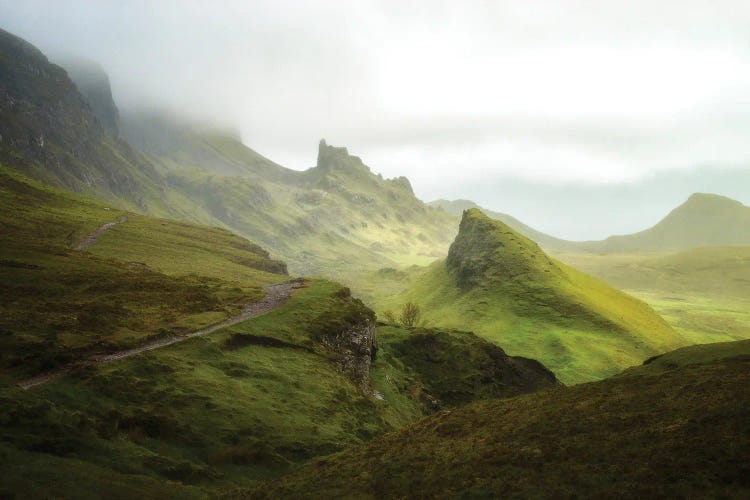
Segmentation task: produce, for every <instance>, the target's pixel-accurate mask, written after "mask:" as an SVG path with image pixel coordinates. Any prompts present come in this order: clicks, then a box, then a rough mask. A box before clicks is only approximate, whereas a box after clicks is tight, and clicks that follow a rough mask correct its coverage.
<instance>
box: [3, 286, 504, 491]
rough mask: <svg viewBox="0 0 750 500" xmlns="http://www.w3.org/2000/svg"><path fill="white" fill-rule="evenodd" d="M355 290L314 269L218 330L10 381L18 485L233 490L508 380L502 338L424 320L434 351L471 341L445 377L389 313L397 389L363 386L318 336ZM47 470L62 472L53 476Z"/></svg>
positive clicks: (388, 360)
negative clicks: (494, 363) (315, 275)
mask: <svg viewBox="0 0 750 500" xmlns="http://www.w3.org/2000/svg"><path fill="white" fill-rule="evenodd" d="M341 290H342V289H341V287H340V285H337V284H335V283H331V282H326V281H313V282H311V284H310V286H309V287H308V288H305V289H303V290H301V291H298V292H297V293H296V294H295V295H293V297H292V298H291V299H290V300H289V301H288V302H287V303H286V304H285V305H284V306H282V307H281V308H280V309H277V310H275V311H273V312H271V313H268V314H266V315H263V316H260V317H258V318H254V319H252V320H249V321H246V322H244V323H240V324H238V325H235V326H233V327H231V328H228V329H225V330H222V331H219V332H216V333H214V334H212V335H210V336H207V337H200V338H194V339H191V340H188V341H185V342H183V343H180V344H177V345H174V346H170V347H169V348H164V349H159V350H156V351H152V352H150V353H148V354H144V355H140V356H137V357H135V358H130V359H126V360H122V361H119V362H116V363H111V364H107V365H101V366H99V367H97V368H92V369H89V370H87V371H84V372H79V373H77V374H75V375H73V376H69V377H67V378H63V379H61V380H58V381H55V382H52V383H50V384H48V385H45V386H41V387H39V388H37V389H35V390H33V391H28V392H23V391H21V390H19V389H15V388H5V389H1V390H0V402H1V403H2V404H0V407H1V408H2V411H0V424H2V425H1V427H2V433H0V456H4V457H5V458H6V459H5V460H3V462H2V463H3V465H2V466H0V473H2V475H3V478H4V481H3V484H4V485H7V486H4V487H5V488H6V490H11V491H14V492H15V493H16V494H18V495H19V496H21V497H24V498H26V497H48V496H50V495H54V494H57V495H64V496H68V495H71V494H72V493H75V492H81V491H83V492H84V493H85V494H82V496H83V497H87V496H90V497H102V496H108V495H106V494H103V493H102V492H101V491H97V490H96V489H91V488H96V487H98V486H99V485H102V486H101V487H103V488H109V487H113V486H115V485H117V484H121V483H123V482H124V483H127V484H128V485H130V486H128V489H125V490H123V496H127V495H126V493H133V494H136V492H138V493H137V494H138V495H139V496H141V497H146V498H158V497H160V496H161V495H162V494H163V493H162V492H164V491H170V490H171V492H170V493H169V494H170V495H172V494H177V493H180V494H182V495H184V496H189V495H191V494H194V493H196V491H203V492H206V491H211V492H214V493H216V492H220V491H229V490H231V489H232V488H234V487H248V486H252V485H253V484H256V483H257V482H258V481H265V480H268V479H271V478H274V477H278V476H279V475H281V474H283V473H285V472H288V471H289V470H290V468H291V467H293V466H294V465H295V464H298V463H301V462H304V461H306V460H307V459H309V458H311V457H314V456H320V455H325V454H328V453H331V452H333V451H336V450H339V449H341V448H342V447H345V446H348V445H352V444H357V443H362V442H364V441H366V440H369V439H370V438H372V437H374V436H376V435H379V434H381V433H382V432H383V431H386V430H394V429H396V428H400V427H402V426H403V425H405V424H407V423H408V422H411V421H414V420H415V419H416V418H418V417H420V416H423V415H425V414H426V413H429V412H431V411H434V410H435V409H436V406H435V405H434V404H433V402H432V399H434V397H436V396H440V397H441V398H442V399H443V400H444V401H443V404H444V405H448V406H451V403H453V404H455V403H463V402H466V401H471V400H475V399H481V398H485V397H490V396H497V395H499V394H501V392H502V391H503V390H506V391H507V389H508V388H502V387H499V386H498V380H497V379H496V378H495V377H493V375H496V374H495V373H493V372H492V370H491V369H490V368H489V367H487V366H486V365H487V362H486V361H482V360H486V359H488V354H487V348H488V347H489V348H490V350H494V351H496V350H497V349H496V348H494V347H493V346H489V344H487V343H486V342H484V341H482V340H480V339H477V338H476V337H474V336H473V335H471V334H468V333H460V332H424V331H422V332H417V333H421V334H423V335H429V336H434V337H435V341H436V344H435V346H434V349H433V350H432V351H431V352H432V356H438V357H442V358H448V357H450V354H451V353H452V352H454V351H455V350H456V349H458V350H459V351H460V352H462V353H464V354H465V356H462V357H461V359H456V360H454V361H455V363H454V365H453V367H452V370H451V371H450V372H445V373H441V374H440V375H441V376H440V377H439V378H437V377H435V376H433V373H432V372H427V371H426V368H425V363H426V362H427V361H426V360H424V359H423V354H422V353H421V352H419V353H415V352H412V351H410V350H409V348H408V347H409V341H410V339H411V337H412V332H410V331H406V330H402V329H399V328H394V327H384V328H381V330H380V331H379V337H380V339H381V345H380V348H379V350H378V359H377V360H376V361H375V363H374V365H373V367H372V377H373V387H374V388H375V389H377V390H379V391H380V392H381V393H382V394H383V396H382V397H383V399H382V400H379V399H377V398H375V397H373V396H372V395H369V394H362V393H361V392H360V391H359V390H358V389H357V387H356V386H355V385H354V384H352V383H351V381H349V379H347V378H346V377H344V376H343V375H341V374H340V373H339V371H338V370H337V369H336V367H335V364H333V363H331V362H330V360H329V357H328V356H327V355H326V352H325V350H321V349H320V345H319V344H317V343H316V340H315V339H316V335H317V334H318V332H319V331H320V330H321V328H322V329H324V330H326V331H328V330H331V329H332V328H334V326H332V325H335V324H336V318H337V317H339V316H340V315H342V314H344V312H343V311H345V310H346V309H347V308H352V307H354V308H357V307H361V305H358V304H357V302H356V301H352V300H351V299H350V298H347V297H346V295H345V294H342V293H341ZM332 321H333V322H332ZM420 359H421V360H422V361H421V362H420V361H418V360H420ZM475 361H480V364H479V365H477V364H476V363H475ZM481 363H484V365H482V364H481ZM451 394H454V395H455V394H460V396H461V397H460V398H459V400H457V401H452V400H450V398H449V397H446V396H445V395H451ZM506 394H507V392H506ZM439 407H440V406H438V407H437V408H439ZM37 470H39V471H41V473H42V474H43V476H45V477H49V478H54V480H51V481H50V482H49V483H41V482H39V481H38V478H37V477H35V476H34V475H32V473H31V471H37ZM165 480H170V481H177V482H178V483H169V482H167V483H161V482H163V481H165ZM157 481H158V482H157ZM84 484H85V485H89V486H90V488H89V489H86V490H84V489H83V488H82V485H84ZM186 485H191V486H195V487H199V488H201V490H193V489H191V488H188V487H187V486H186ZM76 496H77V495H76Z"/></svg>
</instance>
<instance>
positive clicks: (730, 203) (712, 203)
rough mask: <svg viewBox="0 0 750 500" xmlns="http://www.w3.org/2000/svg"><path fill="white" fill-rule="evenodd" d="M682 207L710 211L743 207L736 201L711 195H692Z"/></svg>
mask: <svg viewBox="0 0 750 500" xmlns="http://www.w3.org/2000/svg"><path fill="white" fill-rule="evenodd" d="M682 206H683V207H685V206H688V207H699V208H700V209H711V208H714V207H715V208H718V207H734V208H740V207H743V206H744V205H743V204H742V203H740V202H739V201H737V200H733V199H732V198H728V197H726V196H722V195H719V194H713V193H693V194H691V195H690V197H689V198H688V199H687V201H686V202H685V203H683V204H682Z"/></svg>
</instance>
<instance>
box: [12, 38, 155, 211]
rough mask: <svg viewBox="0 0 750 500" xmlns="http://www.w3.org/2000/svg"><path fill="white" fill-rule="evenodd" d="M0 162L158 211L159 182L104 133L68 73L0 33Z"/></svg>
mask: <svg viewBox="0 0 750 500" xmlns="http://www.w3.org/2000/svg"><path fill="white" fill-rule="evenodd" d="M0 54H1V55H2V57H0V136H2V140H0V162H2V163H3V164H5V165H10V166H12V167H13V168H16V169H18V170H20V171H22V172H24V173H25V174H27V175H30V176H31V177H33V178H35V179H39V180H43V181H45V182H48V183H51V184H54V185H56V186H59V187H65V188H67V189H70V190H74V191H79V192H85V193H88V194H92V195H96V196H99V197H101V198H106V199H109V200H112V201H116V202H118V203H119V204H120V205H121V206H123V207H124V208H129V209H138V210H142V211H145V210H149V209H150V210H155V211H160V210H161V211H163V210H165V207H164V205H163V203H162V202H161V199H162V195H161V192H162V191H163V189H164V182H163V179H162V178H161V177H160V176H159V175H158V174H157V172H156V171H155V170H154V168H153V167H152V166H151V165H150V164H149V163H148V162H147V161H145V159H144V158H143V157H142V156H141V155H139V154H138V153H137V152H135V151H134V150H133V149H132V148H130V147H129V146H128V145H127V144H126V143H124V142H123V141H120V140H118V139H117V138H116V137H115V136H113V135H112V134H111V133H109V132H108V131H107V130H106V129H105V128H104V127H103V125H102V123H101V122H100V121H99V119H98V118H97V117H96V115H95V114H94V112H93V111H92V109H91V107H90V106H89V105H88V104H87V102H86V101H85V99H84V98H83V97H82V96H81V94H80V93H79V92H78V90H77V88H76V86H75V85H74V84H73V82H72V81H71V80H70V78H68V75H67V74H66V72H65V71H64V70H63V69H62V68H60V67H59V66H56V65H54V64H51V63H50V62H49V61H48V60H47V58H46V57H45V56H44V55H43V54H42V53H41V52H39V50H37V49H36V48H35V47H33V46H32V45H31V44H29V43H27V42H26V41H24V40H21V39H20V38H18V37H15V36H13V35H11V34H10V33H7V32H5V31H2V30H0Z"/></svg>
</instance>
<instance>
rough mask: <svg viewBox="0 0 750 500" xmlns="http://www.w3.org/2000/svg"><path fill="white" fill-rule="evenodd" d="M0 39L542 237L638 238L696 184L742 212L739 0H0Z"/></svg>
mask: <svg viewBox="0 0 750 500" xmlns="http://www.w3.org/2000/svg"><path fill="white" fill-rule="evenodd" d="M0 27H2V28H4V29H6V30H8V31H10V32H12V33H14V34H16V35H19V36H21V37H23V38H25V39H27V40H29V41H30V42H32V43H34V44H35V45H37V46H38V47H39V48H40V49H42V50H43V51H44V52H45V53H47V54H48V55H49V56H50V58H51V59H53V60H55V58H63V57H68V56H70V55H71V54H73V55H76V56H79V57H82V58H86V59H90V60H93V61H96V62H98V63H99V64H100V65H101V66H102V67H103V68H105V70H106V71H107V73H108V74H109V76H110V80H111V82H112V86H113V94H114V96H115V99H116V101H117V103H118V105H119V106H120V108H124V109H129V108H143V107H157V108H162V107H163V108H168V109H170V110H172V111H175V112H178V113H181V114H183V115H185V116H188V117H190V118H191V119H196V120H202V121H205V122H206V123H208V124H211V125H212V126H214V125H220V126H224V127H230V128H237V129H239V130H240V131H241V135H242V138H243V141H244V142H245V143H246V144H247V145H248V146H250V147H252V148H253V149H255V150H257V151H258V152H260V153H261V154H264V155H265V156H267V157H269V158H271V159H273V160H274V161H276V162H278V163H280V164H282V165H285V166H288V167H290V168H295V169H303V168H307V167H310V166H312V165H313V164H314V161H315V154H316V150H315V149H316V147H317V142H318V140H319V139H320V138H321V137H324V138H326V140H327V141H328V142H329V143H331V144H336V145H345V146H347V147H348V148H349V149H350V151H352V152H353V153H355V154H357V155H359V156H361V157H362V158H363V159H364V161H365V162H366V163H368V164H369V165H370V166H371V167H372V168H373V170H375V171H376V172H381V173H383V174H384V175H385V176H388V177H391V176H396V175H405V176H407V177H409V179H410V180H411V181H412V185H413V186H414V188H415V191H416V193H417V195H418V196H420V197H421V198H423V199H425V200H431V199H435V198H450V199H453V198H466V199H472V200H474V201H476V202H478V203H480V204H481V205H484V206H486V207H487V208H490V209H494V210H497V211H504V212H508V213H511V214H513V215H514V216H516V217H518V218H520V219H522V220H523V221H524V222H526V223H528V224H530V225H532V226H535V227H537V228H538V229H540V230H543V231H546V232H549V233H551V234H555V235H557V236H562V237H566V238H573V239H591V238H598V237H603V236H606V235H608V234H611V233H624V232H629V231H634V230H638V229H642V228H644V227H646V226H648V225H649V224H651V223H653V222H655V221H656V220H658V218H659V217H660V216H661V215H664V213H665V211H666V210H668V209H670V208H673V207H674V205H675V204H676V203H679V202H680V201H682V200H684V199H685V198H686V197H687V196H688V195H689V194H690V193H691V192H693V191H709V192H718V193H719V194H725V195H728V196H732V197H735V198H737V199H740V200H741V201H743V202H745V203H748V202H750V148H748V143H749V142H748V141H747V137H748V133H750V44H748V36H747V34H748V33H750V4H748V3H747V2H743V1H718V2H717V1H708V0H706V1H684V0H683V1H668V0H661V1H659V2H651V1H621V2H614V1H609V2H601V1H572V0H571V1H563V0H554V1H549V2H541V1H540V2H527V1H523V0H521V1H502V2H500V1H498V2H479V1H477V2H437V1H424V2H397V1H362V2H341V1H330V2H328V1H316V2H302V1H288V2H285V1H278V0H276V1H253V2H239V1H238V2H230V1H226V2H210V3H209V2H198V1H179V2H178V1H164V0H160V1H158V2H147V1H115V0H111V1H106V0H104V1H102V0H99V1H81V0H78V1H52V0H50V1H35V0H24V1H22V2H19V1H18V0H15V1H12V0H0Z"/></svg>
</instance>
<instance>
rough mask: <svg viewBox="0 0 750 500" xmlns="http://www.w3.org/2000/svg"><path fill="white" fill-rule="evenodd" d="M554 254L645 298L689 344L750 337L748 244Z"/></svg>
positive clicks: (749, 262) (749, 249)
mask: <svg viewBox="0 0 750 500" xmlns="http://www.w3.org/2000/svg"><path fill="white" fill-rule="evenodd" d="M557 257H558V258H560V259H561V260H563V261H565V262H566V263H569V264H570V265H572V266H573V267H575V268H577V269H581V270H582V271H585V272H587V273H589V274H592V275H594V276H596V277H598V278H600V279H602V280H604V281H606V282H608V283H610V284H612V285H613V286H616V287H618V288H621V289H623V290H626V291H627V292H628V293H630V294H632V295H635V296H637V297H638V298H640V299H642V300H644V301H646V302H648V303H649V304H650V305H651V306H652V307H654V309H656V311H657V312H659V314H661V315H662V316H663V317H664V318H665V319H666V320H667V321H669V323H670V324H671V325H672V326H673V327H674V328H675V329H676V330H677V331H678V332H680V334H682V335H683V336H684V337H685V338H686V339H688V340H689V341H690V342H694V343H708V342H721V341H728V340H738V339H744V338H750V247H704V248H695V249H691V250H687V251H683V252H677V253H674V254H669V253H659V254H653V253H646V254H640V253H628V254H587V253H560V254H557Z"/></svg>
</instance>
